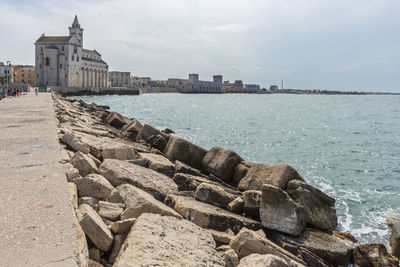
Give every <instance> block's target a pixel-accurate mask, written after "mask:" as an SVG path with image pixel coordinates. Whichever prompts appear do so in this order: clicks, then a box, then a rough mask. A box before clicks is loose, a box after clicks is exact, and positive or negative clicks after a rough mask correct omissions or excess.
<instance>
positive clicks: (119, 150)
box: [101, 146, 140, 160]
mask: <svg viewBox="0 0 400 267" xmlns="http://www.w3.org/2000/svg"><path fill="white" fill-rule="evenodd" d="M101 154H102V156H103V159H119V160H132V159H139V158H140V156H139V155H138V153H137V152H136V151H135V149H133V148H132V147H126V146H116V147H109V148H105V149H103V151H102V152H101Z"/></svg>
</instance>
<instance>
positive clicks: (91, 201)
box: [78, 197, 99, 209]
mask: <svg viewBox="0 0 400 267" xmlns="http://www.w3.org/2000/svg"><path fill="white" fill-rule="evenodd" d="M78 202H79V205H82V204H87V205H89V206H91V207H92V208H93V209H95V208H96V206H97V204H99V200H98V199H97V198H94V197H80V198H79V199H78Z"/></svg>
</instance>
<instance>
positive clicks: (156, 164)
mask: <svg viewBox="0 0 400 267" xmlns="http://www.w3.org/2000/svg"><path fill="white" fill-rule="evenodd" d="M139 155H140V157H141V158H145V159H147V160H148V161H149V165H148V166H149V168H150V169H152V170H155V171H156V172H159V173H162V174H165V175H166V176H169V177H172V176H174V173H175V165H174V164H173V163H172V162H171V161H170V160H169V159H167V158H166V157H164V156H162V155H158V154H153V153H139Z"/></svg>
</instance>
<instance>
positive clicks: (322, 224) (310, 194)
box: [286, 180, 338, 230]
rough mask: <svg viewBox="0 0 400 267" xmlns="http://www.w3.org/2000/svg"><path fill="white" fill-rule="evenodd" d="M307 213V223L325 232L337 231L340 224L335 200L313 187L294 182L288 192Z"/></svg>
mask: <svg viewBox="0 0 400 267" xmlns="http://www.w3.org/2000/svg"><path fill="white" fill-rule="evenodd" d="M286 192H287V193H288V194H289V196H290V197H291V198H292V199H293V200H294V201H295V202H296V203H297V204H299V205H301V206H303V208H304V211H305V212H306V219H307V223H308V224H310V225H313V226H315V227H317V228H320V229H323V230H335V229H336V227H337V224H338V221H337V216H336V210H335V209H334V205H335V200H334V199H333V198H331V197H330V196H328V195H326V194H325V193H323V192H322V191H320V190H318V189H316V188H314V187H312V186H311V185H309V184H307V183H305V182H302V181H299V180H292V181H290V182H289V184H288V188H287V191H286Z"/></svg>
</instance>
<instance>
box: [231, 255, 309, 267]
mask: <svg viewBox="0 0 400 267" xmlns="http://www.w3.org/2000/svg"><path fill="white" fill-rule="evenodd" d="M290 266H293V265H289V264H288V263H287V261H285V260H284V259H282V258H281V257H278V256H275V255H272V254H264V255H261V254H251V255H249V256H246V257H244V258H243V259H241V260H240V264H239V265H237V267H290ZM297 266H302V265H297Z"/></svg>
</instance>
